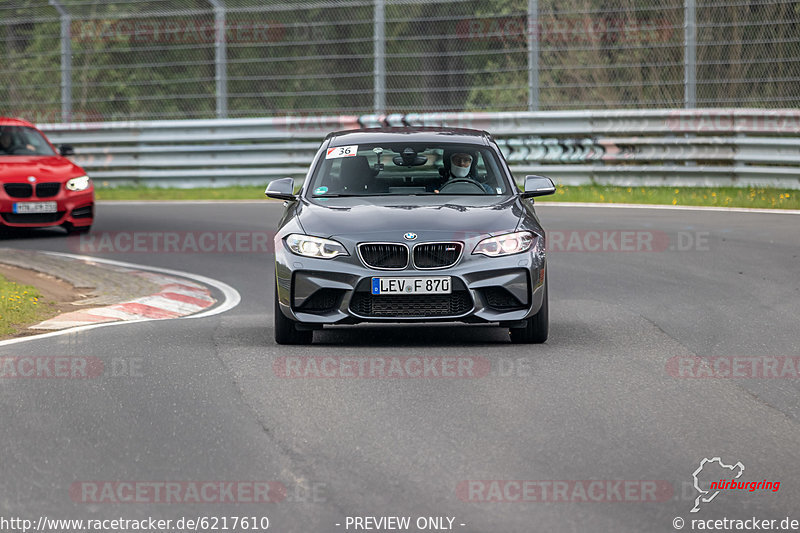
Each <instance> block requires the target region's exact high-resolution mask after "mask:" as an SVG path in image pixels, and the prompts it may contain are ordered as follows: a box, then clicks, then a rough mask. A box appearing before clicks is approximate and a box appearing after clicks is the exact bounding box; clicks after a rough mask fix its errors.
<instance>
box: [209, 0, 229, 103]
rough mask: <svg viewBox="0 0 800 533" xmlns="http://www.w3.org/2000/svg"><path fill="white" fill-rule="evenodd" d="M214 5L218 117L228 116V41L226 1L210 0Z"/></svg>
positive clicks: (215, 77)
mask: <svg viewBox="0 0 800 533" xmlns="http://www.w3.org/2000/svg"><path fill="white" fill-rule="evenodd" d="M209 1H210V2H211V5H212V6H214V80H215V81H216V92H217V105H216V108H217V118H227V116H228V41H227V35H226V32H225V3H224V2H223V1H222V0H209Z"/></svg>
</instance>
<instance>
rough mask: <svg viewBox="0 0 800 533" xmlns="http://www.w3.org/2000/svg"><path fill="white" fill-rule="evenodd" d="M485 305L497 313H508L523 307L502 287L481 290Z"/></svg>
mask: <svg viewBox="0 0 800 533" xmlns="http://www.w3.org/2000/svg"><path fill="white" fill-rule="evenodd" d="M483 296H484V298H486V304H487V305H488V306H489V307H491V308H492V309H497V310H498V311H509V310H512V309H521V308H523V307H525V306H524V305H523V304H522V302H520V301H519V300H518V299H517V298H516V297H515V296H514V295H513V294H511V293H510V292H508V291H507V290H506V289H504V288H502V287H488V288H486V289H483Z"/></svg>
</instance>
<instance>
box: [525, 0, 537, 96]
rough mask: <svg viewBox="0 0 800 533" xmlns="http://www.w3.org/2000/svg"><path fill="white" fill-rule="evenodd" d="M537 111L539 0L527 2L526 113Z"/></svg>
mask: <svg viewBox="0 0 800 533" xmlns="http://www.w3.org/2000/svg"><path fill="white" fill-rule="evenodd" d="M538 110H539V0H528V111H538Z"/></svg>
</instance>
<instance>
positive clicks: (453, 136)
mask: <svg viewBox="0 0 800 533" xmlns="http://www.w3.org/2000/svg"><path fill="white" fill-rule="evenodd" d="M328 139H330V145H329V146H347V145H351V144H369V143H393V142H397V143H405V142H407V143H429V142H430V143H461V144H481V145H487V144H489V140H490V139H491V136H490V135H489V134H488V133H486V132H485V131H480V130H470V129H466V128H434V127H393V128H364V129H360V130H345V131H335V132H332V133H329V134H328V136H327V137H325V140H328Z"/></svg>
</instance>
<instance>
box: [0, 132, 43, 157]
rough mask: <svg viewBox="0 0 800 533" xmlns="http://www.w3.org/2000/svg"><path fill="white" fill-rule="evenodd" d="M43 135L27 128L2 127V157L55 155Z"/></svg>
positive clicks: (0, 139)
mask: <svg viewBox="0 0 800 533" xmlns="http://www.w3.org/2000/svg"><path fill="white" fill-rule="evenodd" d="M55 154H56V153H55V152H54V151H53V148H52V147H51V146H50V144H49V143H48V142H47V141H46V140H45V138H44V137H43V136H42V134H41V133H39V132H38V131H36V130H35V129H33V128H28V127H26V126H0V156H6V155H55Z"/></svg>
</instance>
